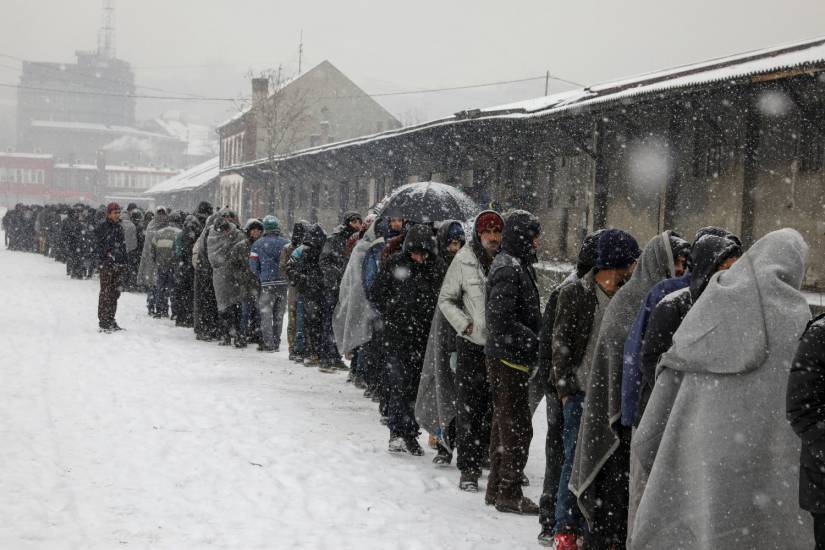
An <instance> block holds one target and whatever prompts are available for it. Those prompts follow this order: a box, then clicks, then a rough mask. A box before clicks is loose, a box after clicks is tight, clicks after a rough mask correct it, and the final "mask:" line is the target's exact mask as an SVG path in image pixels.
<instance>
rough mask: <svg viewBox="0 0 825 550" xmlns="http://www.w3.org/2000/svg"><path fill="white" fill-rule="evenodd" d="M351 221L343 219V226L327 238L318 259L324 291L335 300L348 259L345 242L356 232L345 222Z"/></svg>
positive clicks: (350, 217)
mask: <svg viewBox="0 0 825 550" xmlns="http://www.w3.org/2000/svg"><path fill="white" fill-rule="evenodd" d="M352 219H353V218H352V216H351V215H347V216H345V217H344V224H343V225H341V226H339V227H338V228H337V229H336V231H335V232H334V233H333V234H332V235H330V236H329V238H327V240H326V242H325V243H324V247H323V249H322V250H321V255H320V257H319V258H318V264H319V265H320V267H321V271H322V272H323V274H324V289H325V290H326V291H327V292H328V293H329V296H335V297H336V299H337V296H338V290H339V288H340V287H341V277H343V276H344V268H346V266H347V260H348V259H349V255H348V254H347V240H349V238H350V237H351V236H352V235H353V234H354V233H355V232H356V231H355V229H353V228H352V226H351V225H349V222H348V221H347V220H352Z"/></svg>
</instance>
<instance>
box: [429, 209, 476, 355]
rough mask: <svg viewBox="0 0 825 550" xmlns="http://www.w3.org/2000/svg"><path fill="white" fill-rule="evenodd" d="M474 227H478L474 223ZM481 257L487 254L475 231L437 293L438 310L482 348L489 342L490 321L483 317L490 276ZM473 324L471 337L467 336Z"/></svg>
mask: <svg viewBox="0 0 825 550" xmlns="http://www.w3.org/2000/svg"><path fill="white" fill-rule="evenodd" d="M485 213H486V212H482V214H485ZM450 225H451V224H450ZM473 227H474V228H475V223H473ZM439 233H440V231H439ZM480 254H486V252H485V251H484V248H483V247H482V246H481V238H480V237H479V235H478V232H477V231H476V230H475V229H473V236H472V240H471V242H470V244H468V245H466V246H464V247H462V248H461V250H459V251H458V252H457V253H456V255H455V257H454V258H453V259H452V262H451V263H450V267H449V268H447V275H446V276H445V277H444V282H443V284H442V285H441V292H439V294H438V308H439V309H440V310H441V313H443V314H444V317H445V318H446V319H447V321H448V322H449V323H450V325H451V326H452V327H453V329H455V331H456V333H457V334H458V335H459V336H461V337H462V338H465V339H467V340H469V341H470V342H472V343H474V344H476V345H479V346H483V345H484V344H485V343H486V342H487V320H486V319H485V316H484V308H485V305H486V302H487V287H486V283H487V274H486V273H485V272H484V267H483V266H482V263H481V259H480ZM471 324H472V325H473V332H472V334H469V335H468V334H465V331H466V330H467V327H468V326H470V325H471Z"/></svg>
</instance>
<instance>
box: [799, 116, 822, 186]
mask: <svg viewBox="0 0 825 550" xmlns="http://www.w3.org/2000/svg"><path fill="white" fill-rule="evenodd" d="M823 155H825V143H823V139H822V134H820V133H819V131H818V130H817V129H816V127H815V126H814V125H813V124H811V123H810V122H807V121H804V122H803V123H802V132H801V133H800V136H799V139H798V140H797V143H796V158H797V159H798V161H799V171H800V172H801V173H803V174H809V173H811V172H818V171H819V170H821V169H822V157H823Z"/></svg>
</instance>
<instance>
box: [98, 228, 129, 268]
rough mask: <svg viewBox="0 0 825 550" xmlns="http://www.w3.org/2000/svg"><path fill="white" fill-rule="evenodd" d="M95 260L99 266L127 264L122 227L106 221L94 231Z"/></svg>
mask: <svg viewBox="0 0 825 550" xmlns="http://www.w3.org/2000/svg"><path fill="white" fill-rule="evenodd" d="M95 233H96V235H95V236H96V241H97V260H98V265H100V266H122V265H126V264H127V263H128V259H127V257H126V237H125V236H124V234H123V226H122V225H120V224H119V223H114V222H112V221H111V220H109V219H107V220H106V221H104V222H103V223H101V224H100V225H98V226H97V228H96V229H95Z"/></svg>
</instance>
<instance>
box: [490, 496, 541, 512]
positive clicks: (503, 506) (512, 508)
mask: <svg viewBox="0 0 825 550" xmlns="http://www.w3.org/2000/svg"><path fill="white" fill-rule="evenodd" d="M496 510H498V511H499V512H504V513H507V514H521V515H523V516H537V515H539V507H538V505H537V504H536V503H535V502H533V501H532V500H530V499H529V498H527V497H524V496H523V497H520V498H519V497H517V498H515V499H506V498H501V497H499V498H497V499H496Z"/></svg>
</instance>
